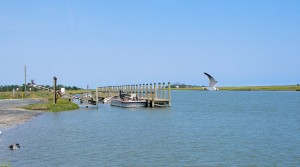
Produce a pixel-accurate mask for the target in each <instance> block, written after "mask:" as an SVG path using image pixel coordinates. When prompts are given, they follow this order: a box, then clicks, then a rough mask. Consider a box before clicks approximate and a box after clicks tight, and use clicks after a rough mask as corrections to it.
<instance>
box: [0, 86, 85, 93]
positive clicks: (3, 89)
mask: <svg viewBox="0 0 300 167" xmlns="http://www.w3.org/2000/svg"><path fill="white" fill-rule="evenodd" d="M43 87H45V88H49V89H53V87H52V86H49V85H45V86H43ZM24 88H25V86H24V84H23V85H0V92H11V91H13V89H14V90H16V91H21V92H24ZM29 88H31V89H32V91H38V89H37V88H35V87H32V86H27V91H29ZM60 88H65V89H66V90H82V89H81V88H78V87H76V86H64V85H57V86H56V89H57V90H60Z"/></svg>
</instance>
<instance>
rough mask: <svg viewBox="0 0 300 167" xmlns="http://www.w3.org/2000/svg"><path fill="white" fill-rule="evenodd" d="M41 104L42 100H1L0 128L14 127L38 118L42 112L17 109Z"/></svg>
mask: <svg viewBox="0 0 300 167" xmlns="http://www.w3.org/2000/svg"><path fill="white" fill-rule="evenodd" d="M41 102H42V101H41V100H40V99H18V100H0V128H9V127H13V126H16V125H19V124H22V123H24V122H26V121H28V120H30V119H32V118H33V117H35V116H38V115H39V114H41V113H42V112H41V111H29V110H24V109H20V108H17V107H21V106H26V105H29V104H35V103H41Z"/></svg>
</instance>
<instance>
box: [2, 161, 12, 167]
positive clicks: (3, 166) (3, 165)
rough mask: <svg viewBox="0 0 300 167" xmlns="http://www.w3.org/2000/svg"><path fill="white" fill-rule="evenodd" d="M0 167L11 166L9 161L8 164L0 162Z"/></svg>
mask: <svg viewBox="0 0 300 167" xmlns="http://www.w3.org/2000/svg"><path fill="white" fill-rule="evenodd" d="M0 167H11V164H10V162H9V161H8V162H5V163H3V162H0Z"/></svg>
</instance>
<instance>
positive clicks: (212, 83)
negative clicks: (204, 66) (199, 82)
mask: <svg viewBox="0 0 300 167" xmlns="http://www.w3.org/2000/svg"><path fill="white" fill-rule="evenodd" d="M204 74H205V75H206V76H207V77H208V79H209V87H208V88H203V89H207V90H216V91H217V90H219V89H218V88H216V85H217V83H218V81H216V80H215V78H214V77H212V76H211V75H209V74H207V73H206V72H204Z"/></svg>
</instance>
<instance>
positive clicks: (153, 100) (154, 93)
mask: <svg viewBox="0 0 300 167" xmlns="http://www.w3.org/2000/svg"><path fill="white" fill-rule="evenodd" d="M153 89H154V90H153V94H152V104H151V106H152V107H154V105H155V98H156V83H154V87H153Z"/></svg>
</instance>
